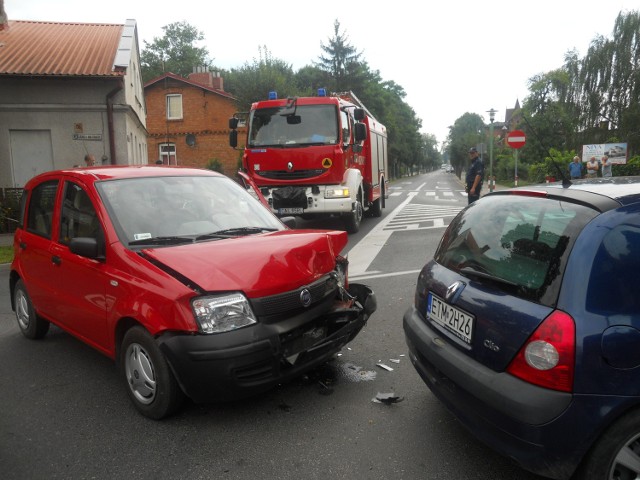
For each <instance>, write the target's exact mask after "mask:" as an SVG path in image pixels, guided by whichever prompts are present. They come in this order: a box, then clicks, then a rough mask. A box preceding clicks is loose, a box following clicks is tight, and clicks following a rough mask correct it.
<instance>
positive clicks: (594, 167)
mask: <svg viewBox="0 0 640 480" xmlns="http://www.w3.org/2000/svg"><path fill="white" fill-rule="evenodd" d="M597 176H598V161H597V160H596V157H591V158H590V159H589V161H588V162H587V178H596V177H597Z"/></svg>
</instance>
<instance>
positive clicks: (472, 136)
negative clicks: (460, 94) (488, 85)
mask: <svg viewBox="0 0 640 480" xmlns="http://www.w3.org/2000/svg"><path fill="white" fill-rule="evenodd" d="M485 128H486V126H485V123H484V120H483V119H482V117H480V115H478V114H477V113H469V112H467V113H465V114H464V115H462V116H461V117H458V119H456V121H455V122H454V124H453V125H452V126H450V127H449V136H448V139H447V141H448V142H449V163H450V164H451V165H452V166H453V169H454V171H455V173H456V175H457V176H458V177H460V175H461V173H462V170H463V169H466V168H467V167H468V161H469V148H470V147H475V146H477V145H479V144H481V143H483V142H484V141H485Z"/></svg>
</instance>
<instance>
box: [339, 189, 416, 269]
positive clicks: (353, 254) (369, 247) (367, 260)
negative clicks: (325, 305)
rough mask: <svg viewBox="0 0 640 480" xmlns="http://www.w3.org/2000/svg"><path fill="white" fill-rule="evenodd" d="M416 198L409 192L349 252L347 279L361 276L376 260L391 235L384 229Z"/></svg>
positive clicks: (390, 232) (390, 231)
mask: <svg viewBox="0 0 640 480" xmlns="http://www.w3.org/2000/svg"><path fill="white" fill-rule="evenodd" d="M415 196H416V193H415V192H410V193H409V194H408V195H407V198H406V199H405V200H404V201H403V202H402V203H401V204H400V205H398V206H397V207H396V208H395V210H393V211H392V212H391V213H390V214H389V215H387V216H386V217H385V218H384V219H383V220H382V221H380V222H379V223H378V224H377V225H376V226H375V227H373V229H372V230H371V231H370V232H369V233H368V234H367V235H366V236H365V237H364V238H363V239H362V240H360V241H359V242H358V243H357V244H356V245H354V246H353V248H352V249H351V250H349V252H348V254H347V258H348V259H349V277H351V276H355V275H362V274H363V273H364V272H366V271H367V268H369V265H371V262H373V260H374V259H375V258H376V256H377V255H378V253H380V250H382V247H384V245H385V243H387V240H389V237H390V236H391V234H392V233H393V230H385V227H386V226H387V225H388V224H389V222H391V221H392V220H393V219H394V218H395V216H396V215H397V214H398V213H399V212H401V211H402V209H403V208H404V207H405V206H406V205H407V204H408V203H409V202H411V200H412V199H413V197H415Z"/></svg>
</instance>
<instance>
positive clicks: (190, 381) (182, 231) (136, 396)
mask: <svg viewBox="0 0 640 480" xmlns="http://www.w3.org/2000/svg"><path fill="white" fill-rule="evenodd" d="M256 193H257V195H258V196H259V192H253V195H251V194H249V193H248V191H247V190H246V189H244V188H242V187H241V186H240V185H238V184H237V183H236V182H234V181H233V180H231V179H229V178H227V177H225V176H223V175H220V174H217V173H215V172H211V171H208V170H199V169H189V168H167V167H153V166H150V167H147V166H144V167H129V166H123V167H97V168H79V169H71V170H62V171H54V172H48V173H45V174H42V175H38V176H37V177H35V178H33V179H31V180H30V181H29V182H28V183H27V185H26V186H25V188H24V193H23V196H22V202H21V216H20V226H19V228H18V229H17V230H16V232H15V240H14V248H15V259H14V261H13V264H12V266H11V279H10V288H11V298H12V308H13V309H14V311H15V312H16V318H17V321H18V325H19V326H20V329H21V331H22V333H23V334H24V335H25V336H26V337H28V338H32V339H36V338H41V337H44V336H45V335H46V333H47V331H48V330H49V325H50V323H53V324H55V325H57V326H58V327H60V328H62V329H63V330H65V331H67V332H69V333H71V334H72V335H74V336H76V337H77V338H79V339H80V340H82V341H83V342H85V343H87V344H89V345H91V346H92V347H94V348H95V349H97V350H99V351H100V352H102V353H103V354H105V355H107V356H109V357H110V358H112V359H114V360H116V362H117V363H118V365H119V367H120V372H121V374H122V378H123V380H124V381H125V382H126V384H127V392H128V394H129V396H130V398H131V400H132V401H133V403H134V405H135V406H136V407H137V409H138V410H139V411H140V412H141V413H142V414H144V415H146V416H148V417H151V418H156V419H159V418H162V417H164V416H166V415H169V414H171V413H172V412H174V411H175V410H176V409H177V408H178V407H179V406H180V404H181V402H182V400H183V398H184V397H185V396H187V397H190V398H191V399H192V400H194V401H196V402H206V401H211V400H228V399H234V398H239V397H245V396H249V395H254V394H257V393H259V392H262V391H265V390H267V389H269V388H271V387H273V386H275V385H276V384H278V383H281V382H283V381H286V380H287V379H290V378H292V377H294V376H297V375H299V374H301V373H302V372H304V371H307V370H309V369H310V368H313V367H314V366H317V365H319V364H321V363H323V362H325V361H327V360H328V359H329V358H330V357H331V356H333V355H334V354H335V353H336V352H337V351H339V350H340V349H341V348H342V347H343V346H344V345H345V344H346V343H347V342H349V341H350V340H352V339H353V338H354V337H355V336H356V335H357V333H358V332H359V331H360V329H361V328H362V327H363V326H364V324H365V323H366V321H367V319H368V317H369V315H371V313H373V312H374V311H375V309H376V302H375V295H374V294H373V292H372V291H371V290H370V289H369V288H368V287H366V286H364V285H358V284H352V285H348V282H347V261H346V259H345V258H343V257H341V256H340V251H341V250H342V249H343V248H344V246H345V245H346V244H347V234H346V233H345V232H341V231H325V230H291V229H289V228H288V227H286V226H285V225H284V224H283V223H282V222H281V221H280V220H279V219H277V218H276V217H275V216H274V215H273V214H272V213H271V212H270V211H269V210H268V209H267V208H265V207H264V205H262V204H261V203H260V202H259V201H258V200H256V197H255V195H256Z"/></svg>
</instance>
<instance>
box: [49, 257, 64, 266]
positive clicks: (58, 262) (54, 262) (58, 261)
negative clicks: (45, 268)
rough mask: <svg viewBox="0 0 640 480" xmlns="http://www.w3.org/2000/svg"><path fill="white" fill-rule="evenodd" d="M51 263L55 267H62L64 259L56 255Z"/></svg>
mask: <svg viewBox="0 0 640 480" xmlns="http://www.w3.org/2000/svg"><path fill="white" fill-rule="evenodd" d="M51 262H52V263H53V264H54V265H60V264H61V263H62V259H61V258H60V257H59V256H57V255H54V256H53V257H51Z"/></svg>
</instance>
